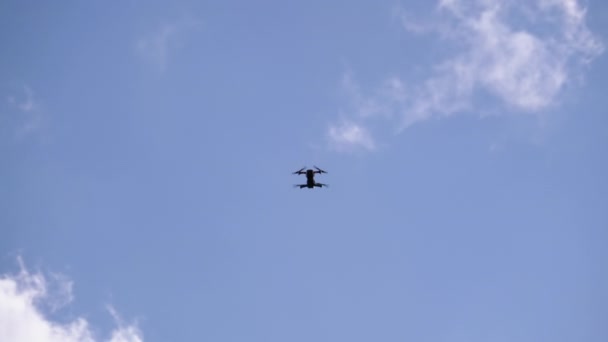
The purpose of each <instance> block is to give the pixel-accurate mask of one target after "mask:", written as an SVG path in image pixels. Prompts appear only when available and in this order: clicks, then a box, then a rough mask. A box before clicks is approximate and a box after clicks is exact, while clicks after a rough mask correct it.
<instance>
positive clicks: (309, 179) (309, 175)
mask: <svg viewBox="0 0 608 342" xmlns="http://www.w3.org/2000/svg"><path fill="white" fill-rule="evenodd" d="M314 168H315V169H316V170H313V169H308V170H306V171H304V169H306V166H304V167H303V168H301V169H299V170H298V171H296V172H294V173H293V174H294V175H306V184H296V185H295V186H296V187H300V189H303V188H309V189H312V188H314V187H318V188H322V187H324V186H325V187H327V186H328V185H327V184H323V183H317V182H315V174H317V173H327V171H324V170H321V169H319V168H318V167H316V166H314Z"/></svg>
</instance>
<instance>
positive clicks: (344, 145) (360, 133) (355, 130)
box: [327, 121, 375, 151]
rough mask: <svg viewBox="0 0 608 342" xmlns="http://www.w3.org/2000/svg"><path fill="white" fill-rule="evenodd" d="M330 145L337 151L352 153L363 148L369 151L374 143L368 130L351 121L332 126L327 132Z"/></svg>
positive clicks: (373, 146)
mask: <svg viewBox="0 0 608 342" xmlns="http://www.w3.org/2000/svg"><path fill="white" fill-rule="evenodd" d="M327 136H328V138H329V141H330V145H331V147H332V148H333V149H335V150H337V151H353V150H356V149H360V148H363V149H365V150H368V151H371V150H373V149H374V148H375V143H374V140H373V138H372V136H371V135H370V133H369V132H368V130H367V129H366V128H365V127H363V126H362V125H360V124H357V123H355V122H352V121H342V122H340V123H338V124H332V125H330V126H329V128H328V130H327Z"/></svg>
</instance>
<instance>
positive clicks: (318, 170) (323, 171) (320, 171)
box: [313, 165, 327, 173]
mask: <svg viewBox="0 0 608 342" xmlns="http://www.w3.org/2000/svg"><path fill="white" fill-rule="evenodd" d="M313 166H314V165H313ZM315 169H317V172H319V173H327V171H325V170H321V169H320V168H318V167H316V166H315Z"/></svg>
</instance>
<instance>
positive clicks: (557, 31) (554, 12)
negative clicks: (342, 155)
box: [343, 0, 604, 129]
mask: <svg viewBox="0 0 608 342" xmlns="http://www.w3.org/2000/svg"><path fill="white" fill-rule="evenodd" d="M398 13H399V14H400V15H401V19H402V24H403V27H404V28H405V29H406V30H407V31H409V32H411V33H414V34H422V33H425V34H426V33H435V34H438V35H439V38H440V39H442V40H441V44H443V45H446V44H448V45H453V46H455V47H456V49H453V53H452V54H451V55H447V56H446V58H445V59H443V60H442V61H440V62H438V63H436V64H435V65H433V66H432V68H431V70H432V71H431V72H430V74H429V76H428V77H427V78H426V79H423V81H418V82H409V81H408V80H406V79H404V78H402V77H400V76H398V75H397V76H395V75H393V76H391V77H389V78H387V79H386V80H385V81H384V82H383V83H382V84H381V85H380V86H377V87H375V88H372V89H371V90H368V91H367V92H366V95H364V94H363V93H364V92H363V91H362V90H361V87H360V86H359V85H358V84H357V82H355V81H354V80H353V79H352V77H351V76H350V74H348V75H347V76H346V77H345V79H346V80H347V81H346V82H343V89H345V90H346V92H347V93H349V94H350V96H349V102H350V104H351V105H352V106H354V109H352V110H351V111H350V113H351V114H352V117H353V118H356V119H357V120H358V121H359V122H360V124H359V125H367V126H369V125H368V124H369V121H370V120H372V119H374V120H376V119H384V120H386V119H388V121H390V122H391V123H392V126H395V122H396V125H397V126H399V127H400V129H403V128H405V127H408V126H410V125H412V124H414V123H416V122H420V121H424V120H428V119H431V118H434V117H443V116H448V115H453V114H456V113H461V112H465V111H467V112H476V109H477V110H478V109H479V107H480V105H481V104H482V103H481V102H480V101H479V99H480V98H483V99H484V100H485V101H484V102H483V104H484V105H488V103H493V104H491V105H490V106H493V107H497V108H500V107H503V108H506V109H507V110H508V111H509V112H522V113H542V112H543V111H545V110H546V109H548V108H551V107H553V106H556V105H558V104H559V99H560V95H561V93H562V92H563V91H564V89H565V87H566V85H569V84H572V83H574V82H576V81H578V78H579V77H580V73H579V71H581V70H584V68H585V67H587V66H588V64H589V63H590V62H591V61H592V60H594V59H595V58H597V57H598V56H599V55H600V54H602V53H603V51H604V46H603V44H602V42H601V41H600V40H599V39H598V38H597V37H596V36H595V35H594V34H593V33H592V32H591V31H590V30H589V29H588V27H587V24H586V9H585V8H583V7H582V6H581V5H580V4H579V2H578V1H577V0H536V1H525V0H510V1H507V0H440V1H438V2H437V6H436V10H435V13H434V19H433V20H425V21H422V20H424V19H420V18H416V19H413V18H414V17H413V16H412V14H411V13H408V12H406V11H405V10H402V9H400V10H399V11H398ZM416 20H417V21H416ZM491 100H494V101H493V102H488V101H491ZM387 114H388V115H387Z"/></svg>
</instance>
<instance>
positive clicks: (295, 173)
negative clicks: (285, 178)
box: [293, 166, 306, 175]
mask: <svg viewBox="0 0 608 342" xmlns="http://www.w3.org/2000/svg"><path fill="white" fill-rule="evenodd" d="M305 168H306V166H304V167H303V168H301V169H299V170H298V171H296V172H294V173H293V174H294V175H299V174H301V173H302V171H304V169H305Z"/></svg>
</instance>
